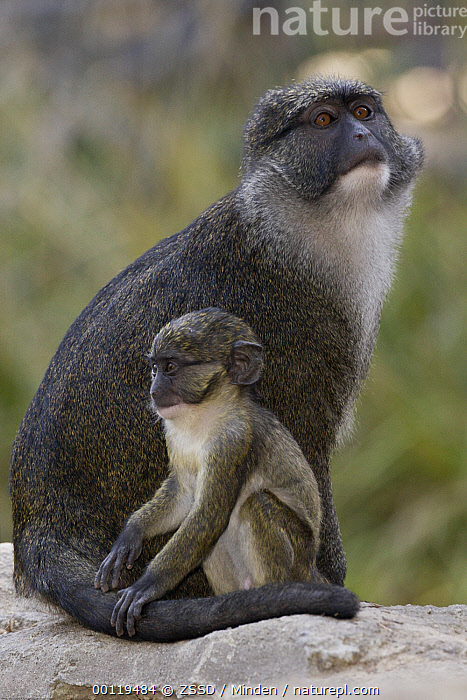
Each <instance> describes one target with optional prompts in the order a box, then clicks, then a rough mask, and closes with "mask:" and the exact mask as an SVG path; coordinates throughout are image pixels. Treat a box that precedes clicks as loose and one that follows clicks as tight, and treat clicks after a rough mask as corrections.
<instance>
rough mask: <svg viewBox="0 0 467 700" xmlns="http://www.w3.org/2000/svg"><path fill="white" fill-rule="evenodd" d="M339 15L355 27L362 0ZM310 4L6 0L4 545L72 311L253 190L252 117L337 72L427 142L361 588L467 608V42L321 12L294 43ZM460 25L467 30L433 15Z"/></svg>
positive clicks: (374, 408) (408, 241)
mask: <svg viewBox="0 0 467 700" xmlns="http://www.w3.org/2000/svg"><path fill="white" fill-rule="evenodd" d="M324 5H326V6H328V7H329V8H330V7H332V8H335V9H338V10H339V9H340V10H342V12H341V15H340V21H341V26H342V28H345V27H349V26H350V25H349V14H348V7H347V5H348V3H347V4H346V3H343V2H339V1H336V2H333V3H323V6H324ZM352 5H354V6H355V7H360V10H362V4H361V3H358V2H357V1H355V2H354V3H352ZM367 5H369V6H373V5H372V4H367ZM376 5H378V6H379V7H381V8H383V11H386V10H388V9H390V8H391V7H392V5H391V3H388V2H378V3H374V6H376ZM437 5H439V6H443V4H442V3H437ZM291 6H293V7H299V8H304V9H305V10H306V11H307V12H308V9H307V8H309V7H311V6H312V3H311V2H308V3H306V2H305V3H300V2H294V3H279V2H263V3H262V2H260V1H259V0H258V1H257V2H245V1H243V0H229V1H227V2H214V1H213V0H193V1H190V2H188V1H187V0H170V1H169V0H166V1H163V0H159V1H157V0H61V1H60V2H58V1H53V0H20V1H18V0H12V1H10V0H6V1H5V0H3V2H2V3H1V5H0V47H1V48H0V52H1V54H0V122H1V129H0V151H1V164H0V206H1V208H2V222H3V223H2V233H1V238H0V289H1V314H2V317H1V326H0V333H1V346H0V353H1V354H0V430H1V442H0V450H1V451H0V506H1V512H0V540H9V539H11V510H10V506H9V499H8V461H9V452H10V449H11V443H12V441H13V439H14V435H15V432H16V430H17V428H18V425H19V423H20V421H21V418H22V416H23V415H24V412H25V410H26V408H27V406H28V403H29V402H30V400H31V398H32V396H33V394H34V392H35V390H36V389H37V386H38V384H39V382H40V380H41V377H42V375H43V373H44V371H45V369H46V367H47V364H48V362H49V361H50V358H51V356H52V355H53V353H54V351H55V349H56V347H57V345H58V343H59V341H60V340H61V337H62V336H63V334H64V333H65V331H66V330H67V328H68V326H69V325H70V323H71V322H72V321H73V320H74V318H75V317H76V316H77V315H78V313H79V312H80V311H81V309H82V308H83V307H84V306H85V304H86V303H87V302H88V301H89V300H90V299H91V298H92V296H93V295H94V294H95V292H97V290H98V289H99V288H100V287H101V286H103V285H104V284H105V283H106V282H107V281H108V280H109V279H110V278H111V277H113V276H114V275H115V274H116V273H117V272H118V271H119V270H121V269H122V268H123V267H124V266H126V265H127V264H128V263H129V262H131V261H132V260H133V259H134V258H135V257H136V256H138V255H139V254H141V253H142V252H144V251H145V250H146V249H147V248H149V247H150V246H152V245H153V244H154V243H155V242H156V241H157V240H159V239H161V238H163V237H164V236H167V235H169V234H171V233H173V232H175V231H176V230H179V229H180V228H182V227H184V226H185V225H186V224H187V223H188V222H190V221H191V220H192V219H193V218H194V217H195V216H196V215H197V214H198V213H199V212H201V211H202V210H203V209H204V208H205V207H207V206H208V205H209V204H210V203H212V202H213V201H214V200H216V199H217V198H218V197H220V196H221V195H223V194H224V193H225V192H227V191H228V190H229V189H231V188H233V187H234V186H235V185H236V183H237V182H238V170H239V164H240V158H241V144H242V125H243V123H244V121H245V119H246V117H247V115H248V113H249V111H250V109H251V107H252V105H253V104H254V102H255V101H256V99H257V98H258V97H259V96H260V95H261V94H262V93H263V92H264V91H265V90H266V89H267V88H269V87H271V86H274V85H277V84H285V83H287V82H289V81H291V80H292V79H295V78H302V77H305V76H306V75H310V74H312V73H314V72H316V71H321V72H334V73H340V74H342V75H354V76H357V77H361V78H362V79H364V80H366V81H368V82H370V83H371V84H373V85H374V86H375V87H378V88H379V89H382V90H384V91H385V92H386V105H387V108H388V111H389V112H390V114H391V117H392V118H393V120H394V122H395V124H396V126H397V128H398V129H399V130H402V131H405V132H406V133H415V134H419V135H421V136H422V137H423V139H424V141H425V144H426V148H427V152H428V164H427V167H426V169H425V172H424V174H423V176H422V177H421V179H420V182H419V184H418V187H417V189H416V192H415V198H414V206H413V210H412V212H411V215H410V218H409V221H408V226H407V232H406V236H405V241H404V244H403V246H402V251H401V260H400V265H399V268H398V274H397V279H396V281H395V285H394V290H393V292H392V293H391V294H390V297H389V298H388V300H387V303H386V307H385V311H384V314H383V321H382V326H381V332H380V336H379V340H378V344H377V348H376V352H375V358H374V362H373V367H372V370H371V374H370V377H369V379H368V382H367V384H366V387H365V390H364V392H363V395H362V398H361V400H360V401H359V406H358V412H357V421H356V427H355V431H354V435H353V437H352V439H351V440H350V442H349V443H348V444H347V445H345V446H344V447H343V448H342V449H341V450H340V451H339V453H337V454H336V456H335V459H334V467H333V483H334V491H335V500H336V507H337V511H338V514H339V519H340V523H341V529H342V534H343V539H344V546H345V549H346V552H347V557H348V564H349V568H348V578H347V583H348V585H349V586H350V587H351V588H352V589H354V590H355V591H357V593H358V594H359V595H360V596H361V597H362V598H364V599H370V600H374V601H377V602H380V603H387V604H397V603H421V604H427V603H432V604H437V605H448V604H450V603H454V602H467V600H466V599H467V590H466V586H467V576H466V571H467V567H466V557H465V554H466V539H465V534H466V530H467V528H466V525H467V523H466V502H467V488H466V459H465V455H466V451H465V373H464V374H463V371H462V370H463V366H465V363H463V362H462V359H463V358H462V350H463V344H462V340H463V338H462V329H463V318H462V315H463V309H465V308H466V299H465V297H466V294H465V276H464V268H465V263H464V262H463V260H462V251H463V248H464V245H463V244H464V239H465V219H466V192H465V167H466V166H465V163H466V155H467V153H466V151H467V148H466V140H465V135H466V130H465V127H466V112H467V68H466V62H465V53H464V52H465V40H464V41H462V40H461V39H460V38H458V37H457V36H454V37H449V38H448V37H440V36H434V32H432V33H431V36H430V35H429V29H427V30H426V31H425V35H424V36H421V37H414V36H412V34H411V33H410V32H409V33H408V34H407V35H404V36H392V35H391V34H390V33H389V32H388V31H387V30H385V28H384V25H383V24H382V22H381V21H379V22H377V23H376V24H375V26H374V27H373V30H372V32H371V34H369V35H365V34H364V33H363V29H362V26H363V25H362V24H360V25H359V30H358V34H357V35H343V36H340V35H338V34H337V33H336V31H335V30H334V29H333V27H332V26H331V24H330V21H329V19H330V14H329V13H328V15H327V16H326V17H324V15H323V18H322V19H323V27H327V29H328V34H326V35H323V36H317V35H316V34H315V33H314V32H313V25H312V22H311V20H309V21H308V25H307V33H306V34H295V35H287V34H286V33H285V32H284V31H283V22H284V21H285V20H287V19H290V17H291V15H290V14H289V15H287V14H286V13H285V10H286V9H287V8H289V7H291ZM397 6H398V7H403V8H405V9H406V11H407V12H408V13H409V14H410V13H412V12H413V9H414V7H417V6H419V7H420V6H422V3H410V2H401V1H398V3H397ZM444 6H445V7H450V5H448V4H445V5H444ZM253 7H259V8H261V7H263V8H264V7H273V8H275V9H276V10H277V11H278V13H279V14H278V16H279V20H280V21H279V33H278V34H277V35H271V31H270V23H269V20H268V17H267V16H265V15H263V16H262V19H261V22H262V24H261V34H260V35H259V36H258V35H256V36H255V35H253V31H252V8H253ZM295 14H296V13H295ZM308 17H311V15H310V13H309V12H308ZM359 21H360V22H361V17H360V20H359ZM443 23H444V24H446V25H449V26H452V25H454V24H457V20H454V19H449V20H444V21H443V20H440V19H438V20H436V19H434V20H429V25H430V26H432V25H434V24H443ZM463 24H464V26H465V20H464V22H463ZM397 26H398V27H400V25H397ZM294 27H295V29H296V30H297V29H298V28H299V25H298V24H296V25H294ZM294 27H292V29H293V28H294Z"/></svg>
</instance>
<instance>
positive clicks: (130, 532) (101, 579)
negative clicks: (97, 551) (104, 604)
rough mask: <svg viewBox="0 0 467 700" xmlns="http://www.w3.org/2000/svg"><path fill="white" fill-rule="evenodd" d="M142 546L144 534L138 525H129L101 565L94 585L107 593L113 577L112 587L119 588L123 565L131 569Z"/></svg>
mask: <svg viewBox="0 0 467 700" xmlns="http://www.w3.org/2000/svg"><path fill="white" fill-rule="evenodd" d="M142 548H143V534H142V532H141V530H140V529H139V528H138V527H135V526H130V525H127V526H126V527H125V528H124V529H123V530H122V532H121V533H120V535H119V536H118V537H117V539H116V541H115V544H114V546H113V547H112V549H111V550H110V553H109V554H108V555H107V556H106V558H105V559H104V561H103V562H102V564H101V565H100V567H99V571H98V572H97V574H96V578H95V579H94V587H95V588H100V589H101V590H102V591H104V593H107V591H108V590H109V579H110V577H111V582H110V588H117V587H118V582H119V581H120V576H121V574H122V569H123V567H124V566H125V565H126V567H127V569H131V568H132V566H133V564H134V563H135V561H136V559H138V557H139V555H140V554H141V550H142Z"/></svg>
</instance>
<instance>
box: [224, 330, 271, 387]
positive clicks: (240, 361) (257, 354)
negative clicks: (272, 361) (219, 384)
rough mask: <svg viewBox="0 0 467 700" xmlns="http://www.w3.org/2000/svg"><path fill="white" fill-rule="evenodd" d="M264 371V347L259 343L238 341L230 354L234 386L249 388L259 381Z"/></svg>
mask: <svg viewBox="0 0 467 700" xmlns="http://www.w3.org/2000/svg"><path fill="white" fill-rule="evenodd" d="M262 369H263V347H262V345H260V344H259V343H251V342H249V341H247V340H237V341H235V343H234V344H233V346H232V351H231V353H230V370H229V373H230V378H231V380H232V384H239V385H240V386H248V385H249V384H254V383H255V382H257V381H258V379H259V378H260V376H261V372H262Z"/></svg>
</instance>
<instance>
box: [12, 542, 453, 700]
mask: <svg viewBox="0 0 467 700" xmlns="http://www.w3.org/2000/svg"><path fill="white" fill-rule="evenodd" d="M12 571H13V548H12V545H11V544H8V543H3V544H0V698H2V700H3V698H5V699H7V700H16V699H18V700H19V699H21V700H27V699H29V698H34V699H36V698H37V699H41V700H42V699H45V698H47V699H49V698H53V699H54V700H58V699H60V700H62V699H63V700H75V699H76V700H78V699H80V700H85V699H86V700H87V699H88V698H95V697H99V698H103V697H112V695H113V696H115V697H119V696H121V697H139V698H144V697H147V698H154V697H156V698H158V700H160V699H161V698H163V697H167V696H170V695H173V698H175V697H177V698H182V697H183V696H184V695H185V696H189V695H193V694H197V695H198V696H199V695H205V696H206V697H207V698H210V697H212V698H213V699H214V700H217V698H219V697H223V698H231V697H236V696H240V695H242V696H243V695H270V694H272V695H276V696H277V697H285V698H293V697H301V696H302V695H314V696H316V695H326V697H348V696H350V695H357V694H358V695H364V696H372V697H374V696H377V695H379V697H382V698H387V699H388V700H390V699H393V698H394V699H395V700H405V699H406V698H407V699H409V698H410V699H411V700H412V699H414V700H417V699H418V698H420V700H421V699H422V698H423V700H426V699H427V698H428V699H429V698H433V699H434V698H436V699H437V700H440V699H441V698H449V699H450V700H458V699H459V700H460V699H461V698H462V699H463V698H465V697H467V663H466V657H467V634H466V633H467V624H466V618H467V615H466V613H467V606H465V605H451V606H449V607H448V608H435V607H432V606H425V607H417V606H410V605H407V606H394V607H380V606H375V605H372V604H364V605H363V608H362V610H361V612H360V613H359V614H358V616H357V617H356V618H355V619H354V620H334V619H332V618H324V617H313V616H311V615H294V616H291V617H284V618H280V619H278V620H267V621H265V622H258V623H256V624H252V625H245V626H243V627H238V628H236V629H228V630H224V631H222V632H214V633H212V634H210V635H207V636H206V637H204V638H201V639H195V640H190V641H186V642H179V643H177V644H151V643H146V642H144V643H133V642H129V641H125V640H119V639H113V638H111V637H108V636H106V635H103V634H100V633H97V632H91V631H90V630H87V629H85V628H83V627H81V626H80V625H79V624H78V623H76V622H75V621H73V620H72V619H71V618H70V617H69V616H68V615H66V614H65V613H61V612H57V611H56V610H50V609H48V608H47V607H46V606H44V605H43V604H41V603H40V602H38V601H37V600H31V599H29V600H25V599H19V598H16V597H15V594H14V589H13V583H12ZM142 684H145V685H147V687H148V690H147V692H145V687H144V685H143V687H142V688H141V685H142ZM189 684H196V685H197V686H199V687H198V690H197V692H196V687H195V686H192V687H191V689H190V687H189ZM203 684H204V685H207V686H208V687H207V688H204V689H203ZM112 686H113V687H112ZM125 686H127V688H125ZM137 686H138V687H137ZM184 686H188V687H184ZM249 688H251V689H249ZM370 688H378V689H379V694H378V693H377V692H376V691H374V690H373V691H371V690H370ZM325 689H326V690H325Z"/></svg>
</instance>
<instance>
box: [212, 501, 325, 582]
mask: <svg viewBox="0 0 467 700" xmlns="http://www.w3.org/2000/svg"><path fill="white" fill-rule="evenodd" d="M315 550H316V543H314V542H313V533H312V531H311V530H310V529H309V528H308V527H307V526H306V525H305V524H304V523H303V522H302V521H301V520H300V519H299V518H298V516H297V515H296V513H295V511H293V510H292V509H291V508H289V507H288V506H286V505H285V504H284V503H282V501H280V500H279V499H278V498H277V497H276V496H275V495H273V494H272V493H270V492H269V491H260V492H258V493H254V494H252V495H251V496H249V498H247V500H246V501H245V502H244V503H243V505H242V506H241V507H240V508H239V509H238V511H235V512H234V513H233V514H232V517H231V519H230V522H229V526H228V528H227V530H226V531H225V532H224V533H223V535H222V536H221V537H220V538H219V540H218V542H217V543H216V546H215V547H214V548H213V550H212V552H211V554H210V555H209V557H208V558H207V559H206V560H205V562H204V564H203V568H204V570H205V573H206V576H207V577H208V579H209V582H210V584H211V586H212V588H213V589H214V591H215V593H216V594H218V595H220V594H222V593H227V592H230V591H233V590H236V589H237V590H238V589H248V588H257V587H258V586H263V585H264V584H266V583H286V582H290V581H316V582H323V581H324V579H322V578H321V577H320V575H319V574H318V572H317V570H316V567H315V564H314V556H313V553H314V551H315Z"/></svg>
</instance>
